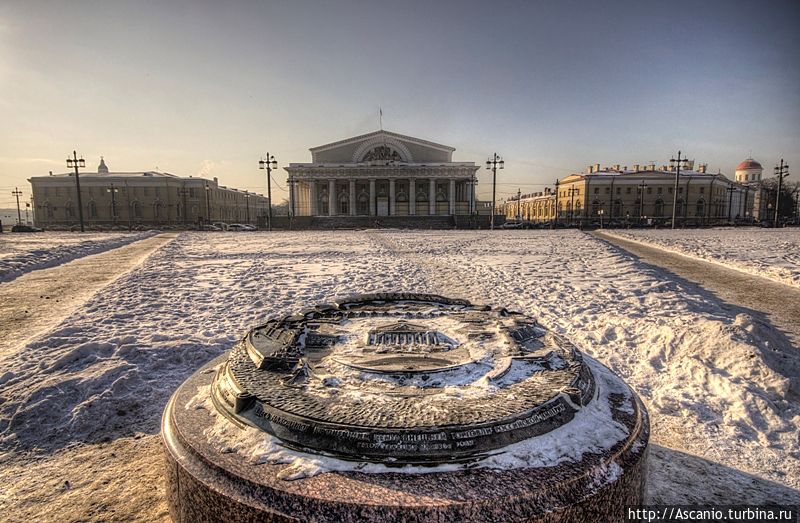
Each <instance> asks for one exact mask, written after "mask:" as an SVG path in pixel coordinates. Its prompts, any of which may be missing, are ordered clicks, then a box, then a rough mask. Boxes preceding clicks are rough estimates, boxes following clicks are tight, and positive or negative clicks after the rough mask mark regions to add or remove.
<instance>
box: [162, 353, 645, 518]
mask: <svg viewBox="0 0 800 523" xmlns="http://www.w3.org/2000/svg"><path fill="white" fill-rule="evenodd" d="M227 358H228V355H225V356H223V357H220V358H218V359H217V360H214V361H212V362H210V363H209V364H207V365H206V366H205V367H204V368H202V369H201V370H200V371H198V372H197V373H196V374H195V375H194V376H192V377H191V378H190V379H189V380H187V381H186V382H185V383H184V384H183V385H182V386H181V387H180V388H179V389H178V390H177V391H176V393H175V394H174V396H173V397H172V399H171V400H170V402H169V405H168V406H167V409H166V411H165V413H164V420H163V428H162V435H163V438H164V442H165V447H166V457H167V493H168V500H169V507H170V514H171V516H172V518H173V520H174V521H180V522H184V521H186V522H189V521H191V522H194V521H226V522H231V521H315V522H337V523H339V522H348V521H375V522H378V521H380V522H384V521H391V522H407V521H481V522H489V521H493V522H497V521H542V522H585V521H604V522H611V521H624V516H625V507H626V506H631V505H638V504H641V503H642V501H643V491H644V483H645V473H646V461H647V448H648V447H647V442H648V436H649V424H648V419H647V413H646V411H645V409H644V408H643V406H642V405H641V403H640V401H639V399H638V398H637V397H636V395H635V394H634V393H633V392H632V391H630V389H629V388H628V387H627V385H625V384H624V383H623V382H622V381H621V380H619V378H616V377H615V376H614V375H613V374H611V373H610V371H607V370H606V369H604V368H602V367H601V366H600V365H599V364H598V363H596V362H592V365H593V366H594V367H595V369H601V370H603V372H595V381H596V386H597V388H598V390H599V391H600V392H602V391H604V390H605V391H606V392H608V391H613V392H611V393H608V394H607V396H606V397H607V398H608V402H609V407H610V408H609V409H607V414H608V417H607V419H597V420H595V423H596V425H595V426H594V427H593V426H592V425H591V424H589V425H588V426H587V424H586V423H584V424H582V425H580V426H579V427H576V430H582V431H587V430H588V431H592V430H594V428H598V432H602V430H599V428H601V426H602V425H603V424H618V426H620V427H623V428H624V433H626V434H627V436H626V437H624V438H622V439H621V440H618V441H613V442H610V443H609V446H608V447H607V448H604V449H603V450H602V451H599V452H584V453H582V454H581V455H580V457H579V458H578V459H576V460H562V461H560V462H556V463H555V464H552V465H550V466H534V467H513V468H508V469H496V468H484V467H481V466H480V465H479V464H480V459H477V460H476V461H474V462H471V463H460V464H452V463H451V464H449V465H447V467H445V468H444V470H442V466H441V465H440V466H439V467H438V468H437V467H432V468H430V469H429V470H430V471H424V472H420V473H407V472H402V471H401V470H402V469H399V468H396V469H393V468H391V467H385V471H384V472H381V473H365V472H358V471H347V472H325V473H321V474H318V475H315V476H312V477H305V478H302V479H295V480H288V481H287V480H285V479H281V478H280V471H281V470H283V469H284V467H285V465H281V464H269V463H262V464H256V463H253V462H251V461H250V460H249V459H248V456H247V455H246V454H245V455H243V454H242V453H239V452H221V451H220V449H219V448H218V446H215V445H214V444H213V442H212V441H209V438H207V437H206V433H207V429H208V428H209V427H211V426H212V425H213V424H214V423H216V422H218V421H219V418H218V416H220V414H219V413H216V412H213V411H211V410H208V409H198V408H187V406H188V405H191V404H192V401H193V400H194V399H195V398H196V396H197V395H198V392H199V391H207V390H209V389H210V386H211V385H212V381H213V380H214V379H215V374H216V372H217V371H216V369H218V368H220V367H221V365H223V364H224V362H225V361H226V359H227ZM620 391H622V392H620ZM232 423H233V421H232ZM567 437H568V436H567ZM598 438H602V437H601V436H598ZM564 443H565V445H567V444H568V442H566V441H565V442H564ZM601 443H602V442H601ZM501 452H504V451H503V450H502V449H501V450H498V451H495V454H496V453H501ZM310 456H313V455H310ZM420 469H421V467H419V466H417V467H416V468H415V470H416V471H420Z"/></svg>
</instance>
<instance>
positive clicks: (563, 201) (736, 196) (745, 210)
mask: <svg viewBox="0 0 800 523" xmlns="http://www.w3.org/2000/svg"><path fill="white" fill-rule="evenodd" d="M687 167H688V168H687V169H682V170H681V172H680V177H679V180H678V187H677V197H676V195H675V175H676V173H675V170H674V169H673V168H672V167H671V166H668V165H664V166H661V167H656V165H655V164H649V165H634V166H633V167H632V168H630V169H629V168H628V167H627V166H625V167H621V166H620V165H614V166H609V167H604V168H601V167H600V164H595V165H591V166H589V167H588V168H587V170H586V172H585V173H576V174H571V175H569V176H566V177H564V178H562V179H560V180H558V184H557V185H556V188H555V190H553V191H545V192H544V193H537V194H534V195H527V196H526V197H524V198H520V199H519V200H517V199H509V200H507V201H506V202H505V204H504V209H503V210H504V213H503V214H504V215H505V216H506V218H507V219H510V220H514V219H516V218H517V216H521V217H522V219H523V220H526V221H534V222H550V221H559V222H562V223H577V222H578V221H583V222H584V223H587V222H595V221H600V220H601V216H602V219H604V220H606V221H642V220H649V221H655V222H659V221H662V222H663V221H667V220H671V219H672V209H673V203H674V202H676V203H677V207H676V213H675V214H676V217H677V220H676V223H678V224H686V225H706V224H712V223H718V222H725V221H728V220H729V219H730V220H748V219H751V218H752V209H753V201H754V198H755V191H754V190H753V188H752V187H749V186H748V185H746V184H741V183H735V182H733V181H731V180H729V179H728V178H726V177H725V176H724V175H722V174H720V173H709V172H707V168H706V166H705V165H700V166H698V167H697V169H695V166H694V162H689V165H688V166H687ZM518 207H519V209H518Z"/></svg>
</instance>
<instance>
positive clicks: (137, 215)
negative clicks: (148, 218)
mask: <svg viewBox="0 0 800 523" xmlns="http://www.w3.org/2000/svg"><path fill="white" fill-rule="evenodd" d="M131 215H132V216H133V218H134V219H136V220H141V219H142V206H141V205H139V202H138V201H136V200H134V201H132V202H131Z"/></svg>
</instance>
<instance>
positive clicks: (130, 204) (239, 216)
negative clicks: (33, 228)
mask: <svg viewBox="0 0 800 523" xmlns="http://www.w3.org/2000/svg"><path fill="white" fill-rule="evenodd" d="M28 181H29V182H30V183H31V187H32V191H33V207H34V211H35V212H34V220H35V223H36V225H37V226H38V227H44V228H47V227H71V226H73V225H76V224H78V223H79V212H78V197H77V184H76V183H75V175H74V173H64V174H52V173H51V174H50V176H35V177H33V178H30V179H29V180H28ZM79 182H80V190H81V198H80V200H81V203H82V206H83V220H84V223H85V224H86V226H88V227H91V226H93V225H95V226H102V227H107V226H115V225H116V226H120V227H139V226H147V227H163V226H173V227H192V226H195V225H197V224H198V223H209V222H228V223H257V222H259V221H262V222H263V217H264V216H266V214H267V209H268V206H269V200H268V199H267V198H265V197H264V196H262V195H260V194H255V193H251V192H247V191H240V190H238V189H233V188H230V187H225V186H222V185H219V182H218V180H217V178H214V179H212V180H207V179H205V178H194V177H191V176H189V177H181V176H176V175H174V174H169V173H162V172H158V171H139V172H110V171H109V169H108V167H107V166H106V163H105V160H103V159H102V158H101V160H100V165H99V166H98V168H97V172H94V173H91V172H88V173H80V178H79Z"/></svg>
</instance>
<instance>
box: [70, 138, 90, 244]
mask: <svg viewBox="0 0 800 523" xmlns="http://www.w3.org/2000/svg"><path fill="white" fill-rule="evenodd" d="M67 167H68V168H74V169H75V190H76V191H77V192H78V219H79V220H80V222H81V232H84V227H83V203H82V202H81V181H80V178H79V175H78V168H79V167H81V168H82V167H86V161H85V160H84V159H83V156H81V157H80V158H78V153H77V152H76V151H72V158H69V157H68V158H67Z"/></svg>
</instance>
